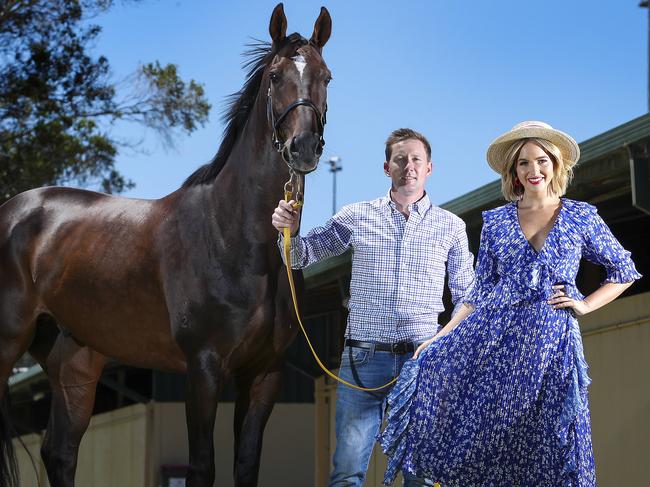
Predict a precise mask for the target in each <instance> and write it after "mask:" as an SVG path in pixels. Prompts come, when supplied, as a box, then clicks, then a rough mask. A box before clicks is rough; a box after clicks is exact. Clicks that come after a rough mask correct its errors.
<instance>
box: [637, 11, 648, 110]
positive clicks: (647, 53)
mask: <svg viewBox="0 0 650 487" xmlns="http://www.w3.org/2000/svg"><path fill="white" fill-rule="evenodd" d="M639 7H641V8H647V9H648V53H647V54H648V87H647V89H648V112H650V8H648V0H641V2H639Z"/></svg>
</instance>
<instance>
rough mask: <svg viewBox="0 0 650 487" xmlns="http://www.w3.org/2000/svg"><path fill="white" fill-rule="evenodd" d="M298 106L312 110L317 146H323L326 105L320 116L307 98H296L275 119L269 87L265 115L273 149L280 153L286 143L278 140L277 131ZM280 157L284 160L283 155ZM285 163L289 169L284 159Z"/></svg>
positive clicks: (318, 111)
mask: <svg viewBox="0 0 650 487" xmlns="http://www.w3.org/2000/svg"><path fill="white" fill-rule="evenodd" d="M299 106H305V107H309V108H311V109H312V110H314V113H315V114H316V123H317V124H318V137H319V139H320V141H319V144H320V147H321V148H323V146H325V139H324V138H323V134H324V132H325V124H326V123H327V105H326V106H325V111H324V112H323V113H322V114H321V112H320V110H319V109H318V107H317V106H316V105H315V104H314V102H313V101H311V100H309V99H307V98H298V99H297V100H296V101H294V102H293V103H291V104H290V105H289V106H287V107H286V108H285V109H284V111H283V112H282V114H281V115H280V116H279V117H277V118H276V116H275V110H273V96H272V94H271V87H270V86H269V91H268V93H267V103H266V114H267V117H268V119H269V123H270V124H271V128H272V130H273V136H272V137H273V147H274V148H275V150H276V151H278V152H280V153H282V152H283V148H284V144H285V142H286V141H284V140H282V139H280V136H279V134H278V130H279V128H280V126H281V125H282V122H284V119H285V118H287V115H289V113H291V111H292V110H294V109H295V108H298V107H299ZM282 157H283V158H284V154H283V156H282ZM285 162H286V163H287V165H289V167H291V164H289V161H287V160H286V159H285Z"/></svg>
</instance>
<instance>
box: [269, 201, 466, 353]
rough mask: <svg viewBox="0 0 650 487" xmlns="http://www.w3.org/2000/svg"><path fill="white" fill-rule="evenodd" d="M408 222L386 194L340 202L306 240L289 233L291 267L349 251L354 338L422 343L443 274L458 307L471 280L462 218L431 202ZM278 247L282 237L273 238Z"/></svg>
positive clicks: (438, 307)
mask: <svg viewBox="0 0 650 487" xmlns="http://www.w3.org/2000/svg"><path fill="white" fill-rule="evenodd" d="M409 211H410V216H409V218H408V220H407V219H406V218H405V217H404V215H402V214H401V213H400V212H399V211H398V210H397V208H396V206H395V203H393V201H392V200H391V199H390V193H389V195H388V196H384V197H382V198H378V199H376V200H373V201H364V202H360V203H355V204H352V205H348V206H345V207H343V208H342V209H341V210H340V211H339V212H338V213H337V214H336V215H334V216H333V217H332V218H331V219H330V220H329V221H328V222H327V223H326V224H325V226H322V227H317V228H314V229H313V230H311V231H310V232H309V233H308V234H307V236H306V237H301V236H299V235H298V236H295V237H292V238H291V262H292V267H293V268H294V269H300V268H303V267H307V266H308V265H310V264H313V263H315V262H318V261H320V260H322V259H325V258H327V257H331V256H334V255H339V254H342V253H343V252H345V251H346V250H347V249H348V248H350V247H351V248H352V280H351V282H350V301H349V304H348V309H349V315H348V326H347V330H346V334H345V336H346V337H347V338H352V339H355V340H363V341H377V342H388V343H390V342H400V341H408V340H422V339H426V338H429V337H431V336H433V335H434V334H435V333H436V332H437V331H438V328H439V325H438V314H439V313H440V312H441V311H443V310H444V307H443V304H442V292H443V286H444V282H445V271H447V272H448V273H449V281H448V286H449V289H450V291H451V296H452V301H453V302H454V304H456V305H459V304H460V303H462V298H463V297H464V295H465V293H466V292H468V290H469V288H470V286H471V284H472V282H473V280H474V271H473V265H472V264H473V256H472V254H471V253H470V252H469V248H468V244H467V234H466V233H465V223H464V222H463V220H461V219H460V218H458V217H457V216H456V215H454V214H452V213H450V212H448V211H446V210H443V209H442V208H439V207H437V206H435V205H432V204H431V201H430V200H429V197H428V195H426V194H425V195H424V197H423V198H422V199H420V200H419V201H417V202H416V203H413V204H412V205H410V206H409ZM279 245H280V248H281V249H282V245H283V239H282V235H280V241H279Z"/></svg>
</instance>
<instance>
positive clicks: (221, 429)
mask: <svg viewBox="0 0 650 487" xmlns="http://www.w3.org/2000/svg"><path fill="white" fill-rule="evenodd" d="M233 417H234V404H232V403H223V404H220V405H219V410H218V412H217V421H216V425H215V431H214V437H215V450H216V455H215V456H216V471H217V481H216V482H215V485H218V486H219V487H232V486H234V482H233V480H232V462H233V441H234V439H233V428H232V424H233ZM185 425H186V422H185V405H184V404H183V403H150V404H147V405H143V404H136V405H133V406H129V407H126V408H122V409H118V410H115V411H111V412H109V413H104V414H99V415H96V416H94V417H93V418H92V420H91V424H90V426H89V428H88V431H87V432H86V434H85V435H84V439H83V441H82V443H81V447H80V451H79V463H78V468H77V475H76V478H75V481H76V484H77V485H79V486H93V487H157V486H159V485H161V481H162V479H161V475H160V473H161V466H162V465H187V461H188V457H187V451H188V450H187V433H186V430H185ZM21 439H22V440H23V442H24V443H25V445H26V446H27V449H28V450H29V451H30V453H31V454H32V457H33V459H34V461H35V466H36V471H37V472H38V475H39V476H40V487H49V483H48V482H47V476H46V474H45V468H44V466H43V464H42V462H41V459H40V453H39V449H40V445H41V441H42V435H36V434H31V435H25V436H23V437H22V438H21ZM14 446H15V448H16V453H17V457H18V461H19V467H20V479H21V481H20V485H21V487H38V486H39V484H38V482H37V481H36V473H35V471H34V467H33V466H32V463H31V461H30V459H29V456H28V455H27V453H26V451H25V448H24V447H23V446H22V445H21V444H20V442H19V440H15V441H14ZM313 472H314V406H313V404H276V406H275V408H274V411H273V414H272V415H271V418H270V419H269V423H268V425H267V427H266V432H265V435H264V446H263V451H262V464H261V467H260V481H259V487H286V486H288V485H295V486H309V485H311V484H312V482H313V476H314V474H313Z"/></svg>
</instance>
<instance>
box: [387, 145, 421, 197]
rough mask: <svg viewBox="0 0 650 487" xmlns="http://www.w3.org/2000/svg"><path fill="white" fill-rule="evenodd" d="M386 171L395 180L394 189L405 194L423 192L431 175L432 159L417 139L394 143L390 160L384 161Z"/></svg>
mask: <svg viewBox="0 0 650 487" xmlns="http://www.w3.org/2000/svg"><path fill="white" fill-rule="evenodd" d="M384 171H385V172H386V174H387V175H388V176H390V179H391V181H392V182H393V187H392V189H393V191H397V192H399V193H402V194H404V195H417V194H420V193H423V192H424V185H425V183H426V181H427V178H428V177H429V176H430V175H431V161H430V160H429V159H428V157H427V150H426V149H425V147H424V144H423V143H422V142H421V141H419V140H417V139H406V140H403V141H401V142H397V143H395V144H393V145H392V151H391V156H390V160H389V161H386V162H384Z"/></svg>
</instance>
